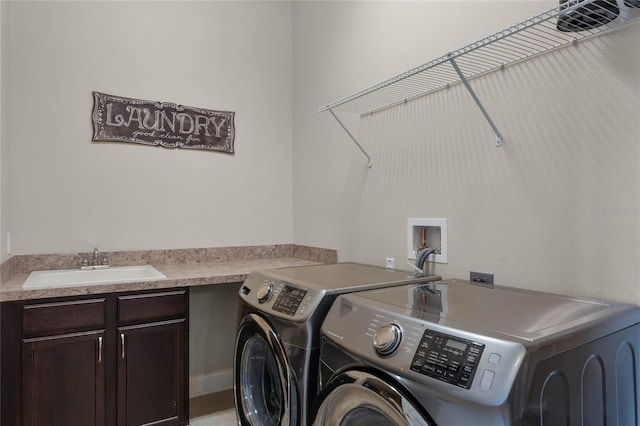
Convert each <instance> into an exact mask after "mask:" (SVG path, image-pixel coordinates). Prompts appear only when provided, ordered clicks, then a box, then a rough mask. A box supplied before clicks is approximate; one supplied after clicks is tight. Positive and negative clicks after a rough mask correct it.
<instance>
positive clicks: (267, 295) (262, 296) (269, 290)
mask: <svg viewBox="0 0 640 426" xmlns="http://www.w3.org/2000/svg"><path fill="white" fill-rule="evenodd" d="M271 296H273V283H269V282H264V283H262V284H260V287H259V288H258V292H257V293H256V297H257V298H258V302H259V303H264V302H266V301H267V300H269V299H271Z"/></svg>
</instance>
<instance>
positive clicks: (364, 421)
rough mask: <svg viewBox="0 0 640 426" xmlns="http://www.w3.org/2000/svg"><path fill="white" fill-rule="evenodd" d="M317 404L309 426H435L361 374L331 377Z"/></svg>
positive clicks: (403, 399) (383, 384) (369, 376)
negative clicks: (313, 417)
mask: <svg viewBox="0 0 640 426" xmlns="http://www.w3.org/2000/svg"><path fill="white" fill-rule="evenodd" d="M319 402H320V406H319V408H318V412H317V414H316V417H315V419H314V422H313V426H337V425H339V426H370V425H376V426H435V423H433V422H432V421H431V420H429V419H428V416H427V415H425V414H421V412H420V410H419V408H417V407H416V406H415V405H414V403H413V402H412V401H411V400H409V399H408V398H407V397H406V396H405V395H403V394H402V393H400V392H399V391H398V390H397V389H395V388H394V387H393V386H392V385H391V384H389V383H387V382H386V381H384V380H383V379H381V378H379V377H377V376H375V375H373V374H370V373H367V372H363V371H346V372H343V373H341V374H339V375H338V376H336V377H334V378H333V379H332V380H331V381H330V382H329V384H328V385H327V388H326V389H324V390H323V392H322V393H321V395H320V397H319Z"/></svg>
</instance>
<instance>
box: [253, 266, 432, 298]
mask: <svg viewBox="0 0 640 426" xmlns="http://www.w3.org/2000/svg"><path fill="white" fill-rule="evenodd" d="M259 273H261V274H263V275H265V276H268V277H270V278H272V279H279V280H282V281H285V282H288V283H292V284H298V285H300V286H301V287H304V288H318V289H323V290H326V291H327V293H328V294H332V293H345V292H351V291H358V290H366V289H374V288H378V287H384V286H388V285H390V284H392V283H407V284H409V283H413V282H418V281H420V282H424V281H429V280H430V279H434V278H431V277H423V278H415V277H414V276H413V275H411V273H410V272H407V271H400V270H397V269H386V268H382V267H378V266H373V265H366V264H362V263H355V262H344V263H334V264H326V265H305V266H295V267H289V268H278V269H271V270H263V271H259ZM439 278H440V277H437V278H435V279H439Z"/></svg>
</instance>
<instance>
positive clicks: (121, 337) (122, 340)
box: [120, 333, 124, 359]
mask: <svg viewBox="0 0 640 426" xmlns="http://www.w3.org/2000/svg"><path fill="white" fill-rule="evenodd" d="M120 346H121V348H122V354H121V357H122V359H124V333H120Z"/></svg>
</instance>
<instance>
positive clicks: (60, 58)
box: [2, 1, 293, 256]
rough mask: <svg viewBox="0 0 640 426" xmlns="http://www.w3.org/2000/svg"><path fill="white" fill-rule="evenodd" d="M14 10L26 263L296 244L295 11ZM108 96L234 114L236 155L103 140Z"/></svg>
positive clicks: (12, 202) (200, 6) (18, 182)
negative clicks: (101, 111) (29, 259)
mask: <svg viewBox="0 0 640 426" xmlns="http://www.w3.org/2000/svg"><path fill="white" fill-rule="evenodd" d="M5 3H6V2H3V7H5V6H6V7H5V9H6V10H5V12H6V19H7V21H8V22H7V24H8V28H7V32H8V35H9V39H10V43H9V46H8V52H7V53H6V54H7V58H8V61H7V63H6V64H5V63H3V70H2V71H3V75H4V74H5V73H7V75H8V79H9V81H10V88H11V92H10V96H9V97H8V99H6V101H7V102H6V103H5V102H3V110H5V109H6V110H7V119H8V121H9V122H10V123H11V126H10V128H9V130H8V132H9V133H8V141H5V140H4V138H3V148H4V147H6V146H8V147H9V158H8V161H9V171H8V179H9V181H10V182H11V188H10V191H9V194H4V191H3V197H2V205H3V210H5V211H6V212H7V214H8V217H9V222H8V223H7V225H6V229H4V231H5V232H3V237H2V238H3V241H4V238H5V237H6V232H9V231H10V232H11V234H12V237H13V238H12V242H13V252H14V254H33V253H58V252H61V253H66V252H74V251H87V250H91V248H92V247H93V246H95V245H97V246H98V247H99V248H100V249H101V250H105V251H108V250H128V249H163V248H191V247H224V246H233V245H255V244H277V243H290V242H291V241H292V240H293V235H292V214H293V213H292V196H293V195H292V175H291V173H292V172H291V155H292V154H291V127H292V126H291V97H292V93H291V90H292V89H291V72H292V68H291V39H292V37H291V8H290V4H289V3H288V2H260V1H258V2H182V1H180V2H171V1H169V2H161V1H158V2H148V1H141V2H92V1H87V2H56V1H54V2H50V1H43V2H35V1H33V2H32V1H29V2H8V3H6V4H5ZM3 24H4V22H3ZM4 27H5V26H4V25H3V30H4V29H5V28H4ZM4 53H5V51H4V49H3V54H4ZM94 90H95V91H100V92H103V93H108V94H113V95H120V96H126V97H133V98H140V99H148V100H153V101H165V102H174V103H177V104H183V105H190V106H195V107H202V108H207V109H218V110H225V111H235V113H236V116H235V124H236V140H235V148H236V153H235V155H227V154H221V153H215V152H207V151H194V150H180V149H176V150H169V149H164V148H160V147H149V146H142V145H133V144H122V143H120V144H118V143H98V142H93V143H92V142H91V137H92V134H93V130H92V124H91V111H92V106H93V96H92V91H94ZM3 157H4V156H3ZM3 169H4V168H3ZM3 181H4V179H3ZM267 207H268V208H267ZM3 216H4V214H3ZM2 250H3V253H4V256H6V244H2Z"/></svg>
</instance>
